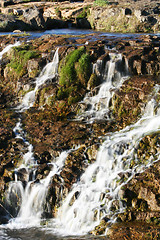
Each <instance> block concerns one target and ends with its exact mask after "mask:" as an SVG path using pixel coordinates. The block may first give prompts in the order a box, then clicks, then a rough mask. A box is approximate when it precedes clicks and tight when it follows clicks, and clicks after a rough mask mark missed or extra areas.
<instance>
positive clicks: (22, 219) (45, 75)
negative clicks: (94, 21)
mask: <svg viewBox="0 0 160 240" xmlns="http://www.w3.org/2000/svg"><path fill="white" fill-rule="evenodd" d="M58 62H59V56H58V48H57V50H56V52H55V54H54V57H53V60H52V62H50V63H48V64H47V65H46V66H45V67H44V69H43V70H42V72H41V74H40V76H39V77H38V78H36V86H35V89H34V90H33V91H31V92H29V93H27V94H26V95H25V96H24V98H23V101H22V104H21V105H20V106H19V107H18V108H17V110H18V111H20V112H23V111H25V110H26V109H29V108H30V107H32V106H33V104H34V101H35V94H36V91H37V90H38V89H39V87H40V86H42V85H43V84H45V82H46V81H47V80H49V79H53V78H54V77H55V76H56V75H57V73H58ZM13 131H14V133H15V136H16V138H19V139H22V140H23V142H24V145H25V152H26V153H25V154H23V161H22V164H21V165H20V166H19V167H18V168H17V169H15V182H11V183H10V185H9V189H8V192H7V196H6V199H7V201H8V202H9V201H10V200H11V199H12V198H13V197H14V196H16V197H17V199H18V201H20V203H21V204H20V205H21V207H20V210H19V213H18V216H17V218H16V219H12V220H11V223H9V225H8V226H9V227H13V228H14V227H16V228H19V227H24V226H33V225H36V224H38V223H40V218H41V214H42V211H43V206H42V205H43V203H44V200H45V196H46V193H47V187H48V184H49V182H50V180H51V178H52V176H53V175H54V174H58V172H59V170H60V168H62V166H63V164H64V160H65V158H66V156H67V153H66V152H63V153H62V154H61V155H60V156H59V158H58V159H56V160H57V161H56V163H52V165H53V169H52V170H51V171H50V173H49V175H48V177H47V178H46V179H45V180H40V181H39V182H35V175H36V167H37V162H36V160H35V159H34V153H33V146H32V144H30V143H29V142H28V141H26V139H25V133H24V131H23V129H22V124H21V119H20V120H19V122H17V124H16V126H15V128H14V129H13ZM21 169H25V172H26V175H27V176H25V178H26V181H27V186H26V187H25V188H24V187H23V183H22V182H21V181H18V180H17V173H18V171H20V170H21ZM31 175H32V180H30V176H31Z"/></svg>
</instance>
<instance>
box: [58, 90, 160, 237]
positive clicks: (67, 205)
mask: <svg viewBox="0 0 160 240" xmlns="http://www.w3.org/2000/svg"><path fill="white" fill-rule="evenodd" d="M159 89H160V88H159V87H157V86H156V89H155V93H156V92H157V91H158V90H159ZM155 99H156V97H154V98H153V99H151V100H150V101H149V102H148V104H147V105H146V109H145V111H144V115H143V116H142V118H141V119H140V120H139V121H138V122H137V123H135V124H133V125H131V126H128V127H126V128H125V129H123V130H121V131H120V132H115V133H109V134H108V135H107V136H106V137H105V139H104V140H105V141H104V142H103V144H102V146H101V148H100V150H99V152H98V156H97V160H96V161H95V162H94V163H93V164H91V165H90V166H89V167H88V168H87V170H86V171H85V173H84V174H83V175H82V176H81V179H80V181H79V182H78V183H77V184H75V185H74V186H73V189H72V191H71V192H70V194H69V195H68V196H67V198H66V199H65V201H64V203H63V205H62V207H61V208H60V209H59V212H58V219H57V222H60V223H61V225H62V231H63V232H64V233H65V232H67V233H68V234H73V235H74V234H86V233H88V232H89V231H91V230H93V229H94V227H95V226H96V225H98V224H99V223H100V220H101V219H102V218H103V217H105V216H107V217H108V218H109V219H110V221H115V214H117V213H118V212H121V211H123V210H124V208H123V205H122V203H121V201H120V197H119V190H120V189H121V187H122V186H123V185H124V184H125V183H127V182H128V181H129V180H130V179H131V178H132V177H133V175H134V174H135V173H136V172H141V171H143V170H144V169H146V167H148V166H150V164H151V163H152V162H153V161H154V160H153V159H152V158H151V159H148V160H146V162H145V164H141V165H140V164H139V161H138V159H137V155H136V147H137V146H138V144H139V142H140V140H141V139H142V138H143V137H145V136H147V135H150V134H152V133H156V132H158V131H159V130H160V115H158V114H157V113H158V112H159V111H158V110H157V112H155V109H157V105H156V104H155V103H156V101H155ZM158 108H159V107H158ZM133 159H134V161H135V165H134V167H132V164H131V163H132V161H133ZM158 159H160V156H159V155H158V156H157V160H158ZM121 176H124V178H123V177H122V178H121ZM75 194H77V198H76V199H75V201H74V202H72V201H71V200H72V199H73V196H74V195H75ZM115 203H116V211H115V207H114V206H115V205H114V204H115ZM113 208H114V210H112V209H113Z"/></svg>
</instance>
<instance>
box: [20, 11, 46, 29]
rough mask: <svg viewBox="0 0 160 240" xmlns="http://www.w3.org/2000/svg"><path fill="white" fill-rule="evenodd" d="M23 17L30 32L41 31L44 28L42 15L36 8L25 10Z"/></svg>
mask: <svg viewBox="0 0 160 240" xmlns="http://www.w3.org/2000/svg"><path fill="white" fill-rule="evenodd" d="M23 17H24V20H25V22H26V23H27V24H29V25H30V27H31V29H32V30H42V29H44V28H45V20H44V18H43V14H42V13H41V12H40V11H39V9H38V8H37V7H34V8H29V9H25V10H24V11H23Z"/></svg>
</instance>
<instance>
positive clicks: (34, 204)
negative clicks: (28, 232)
mask: <svg viewBox="0 0 160 240" xmlns="http://www.w3.org/2000/svg"><path fill="white" fill-rule="evenodd" d="M67 155H68V152H67V151H64V152H62V153H61V154H60V156H59V157H58V158H57V159H56V160H55V162H53V163H52V165H53V167H52V170H51V171H50V173H49V175H48V176H47V177H46V178H45V179H42V180H35V178H34V179H32V180H31V181H28V182H27V185H26V187H25V188H23V183H22V182H20V181H15V182H13V183H12V184H11V185H10V188H9V191H8V195H9V196H10V198H11V197H12V193H13V191H14V192H16V193H17V194H18V196H19V199H20V201H21V204H20V209H19V212H18V216H17V217H16V218H15V219H11V221H10V223H9V227H11V228H20V227H22V228H24V227H29V226H35V225H39V224H40V221H41V215H42V213H43V205H44V202H45V197H46V194H47V191H48V185H49V183H50V181H51V179H52V177H53V176H54V175H55V174H59V173H60V171H61V168H62V167H63V165H64V161H65V159H66V157H67Z"/></svg>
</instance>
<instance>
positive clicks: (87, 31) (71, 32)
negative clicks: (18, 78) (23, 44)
mask: <svg viewBox="0 0 160 240" xmlns="http://www.w3.org/2000/svg"><path fill="white" fill-rule="evenodd" d="M22 33H23V32H22ZM26 33H29V34H30V38H37V37H41V36H43V35H47V34H56V35H75V36H76V35H84V34H91V33H98V34H100V35H102V36H111V37H131V38H132V37H135V36H138V35H142V33H108V32H102V31H94V30H90V29H74V28H63V29H52V30H46V31H35V32H26ZM8 34H11V35H17V33H14V32H0V35H8ZM154 35H160V33H157V34H154Z"/></svg>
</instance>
